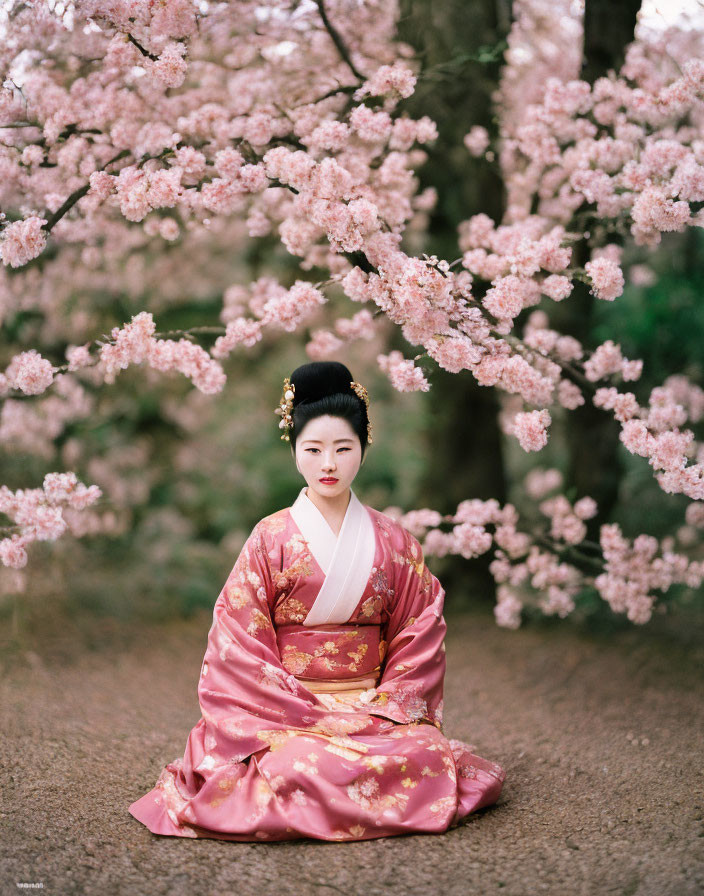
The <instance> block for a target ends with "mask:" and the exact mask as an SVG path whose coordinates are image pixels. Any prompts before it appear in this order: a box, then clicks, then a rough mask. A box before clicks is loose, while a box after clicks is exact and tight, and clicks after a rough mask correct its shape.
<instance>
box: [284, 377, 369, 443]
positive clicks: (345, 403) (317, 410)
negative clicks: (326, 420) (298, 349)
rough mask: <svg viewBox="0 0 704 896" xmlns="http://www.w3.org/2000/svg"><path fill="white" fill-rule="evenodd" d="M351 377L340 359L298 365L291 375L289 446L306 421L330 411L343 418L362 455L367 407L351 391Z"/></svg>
mask: <svg viewBox="0 0 704 896" xmlns="http://www.w3.org/2000/svg"><path fill="white" fill-rule="evenodd" d="M352 380H354V377H353V376H352V374H351V373H350V371H349V369H348V368H347V367H346V366H345V365H344V364H341V363H340V362H339V361H311V363H309V364H302V365H301V366H300V367H297V368H296V369H295V370H294V371H293V373H292V374H291V376H290V381H291V383H292V384H293V386H294V398H293V411H292V416H293V428H292V429H291V431H290V433H289V437H290V440H291V448H292V449H293V450H294V452H295V450H296V439H297V437H298V436H299V435H300V434H301V432H302V431H303V427H304V426H305V425H306V423H308V421H309V420H313V419H314V418H315V417H322V416H323V415H324V414H330V415H331V416H332V417H342V419H343V420H346V421H347V422H348V423H349V424H350V426H351V427H352V429H353V430H354V431H355V433H356V434H357V437H358V438H359V442H360V445H361V446H362V458H364V452H365V451H366V448H367V419H368V418H367V408H366V405H365V403H364V401H363V400H362V399H361V398H360V397H359V396H358V395H357V394H356V393H355V392H354V391H353V389H352V387H351V386H350V383H351V382H352Z"/></svg>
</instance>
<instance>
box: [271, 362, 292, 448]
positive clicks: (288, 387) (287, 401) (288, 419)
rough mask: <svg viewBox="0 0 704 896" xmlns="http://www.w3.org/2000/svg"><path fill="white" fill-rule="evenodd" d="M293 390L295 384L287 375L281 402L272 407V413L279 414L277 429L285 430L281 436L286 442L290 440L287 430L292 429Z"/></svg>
mask: <svg viewBox="0 0 704 896" xmlns="http://www.w3.org/2000/svg"><path fill="white" fill-rule="evenodd" d="M295 391H296V387H295V385H294V384H293V383H292V382H291V381H290V380H289V378H288V377H286V378H285V379H284V391H283V394H282V395H281V403H280V404H279V406H278V408H274V413H275V414H279V415H280V416H281V420H280V422H279V429H285V430H286V432H285V433H284V434H283V435H282V436H281V438H282V439H285V440H286V441H287V442H290V441H291V437H290V436H289V430H290V429H293V416H292V414H291V411H292V410H293V396H294V393H295Z"/></svg>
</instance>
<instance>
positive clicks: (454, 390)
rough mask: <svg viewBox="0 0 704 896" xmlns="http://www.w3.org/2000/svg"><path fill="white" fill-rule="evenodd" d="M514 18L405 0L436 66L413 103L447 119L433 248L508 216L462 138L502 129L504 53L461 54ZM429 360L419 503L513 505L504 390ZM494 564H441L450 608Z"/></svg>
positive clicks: (419, 41)
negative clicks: (498, 111) (502, 418)
mask: <svg viewBox="0 0 704 896" xmlns="http://www.w3.org/2000/svg"><path fill="white" fill-rule="evenodd" d="M510 24H511V3H510V0H504V2H498V3H496V4H492V3H486V2H485V3H474V4H471V6H468V4H467V3H466V0H455V2H444V3H432V2H419V0H405V2H403V0H402V15H401V20H400V23H399V32H400V37H401V39H403V40H405V41H407V42H408V43H409V44H411V45H412V46H413V47H414V48H415V49H416V51H417V53H418V54H419V55H420V57H421V59H422V60H423V68H424V70H431V71H430V73H429V77H427V78H421V79H420V80H419V82H418V85H417V88H416V93H415V94H414V96H413V97H411V98H410V99H409V100H408V106H407V108H408V109H409V113H410V114H412V115H414V116H417V115H424V114H425V115H429V116H430V117H431V118H432V119H433V120H434V121H435V122H436V123H437V126H438V133H439V137H438V140H437V141H436V144H435V146H434V147H433V148H432V149H430V150H429V159H428V162H427V163H426V164H425V165H424V166H423V167H422V168H421V169H420V171H419V177H420V180H421V188H422V187H424V186H426V185H433V186H434V187H435V188H436V189H437V191H438V194H439V199H438V204H437V207H436V209H435V211H434V212H433V214H432V218H431V223H430V240H429V245H428V247H427V249H426V251H427V252H428V254H433V253H434V254H437V255H438V257H440V258H447V259H450V260H452V259H453V258H455V257H456V256H457V254H458V252H457V225H458V224H459V222H460V221H462V220H465V219H466V218H469V217H470V216H471V215H472V214H476V213H477V212H480V211H482V212H485V213H486V214H488V215H490V216H491V217H492V218H493V219H494V220H495V221H496V222H497V223H498V222H499V221H500V220H501V217H502V215H503V209H504V207H505V194H504V187H503V183H502V181H501V178H500V176H499V172H498V170H497V169H496V166H495V165H490V164H488V163H487V162H486V161H484V160H482V159H474V158H473V157H472V156H471V155H470V154H469V153H468V151H467V149H466V148H465V147H464V145H463V142H462V138H463V137H464V135H465V134H466V133H467V131H469V129H470V128H471V127H472V125H474V124H482V125H483V126H484V127H486V128H487V130H488V131H489V133H490V134H495V133H496V125H495V121H494V119H493V118H492V115H493V110H492V103H491V96H490V95H491V92H492V91H493V90H494V89H495V87H496V83H497V80H498V77H499V71H500V67H501V64H502V63H503V57H502V53H501V52H499V53H498V54H497V58H496V59H495V61H492V62H484V63H479V62H476V61H472V60H467V59H466V58H465V59H464V60H462V59H461V57H463V56H464V57H466V55H467V54H476V53H477V51H478V50H479V49H480V48H482V47H494V46H496V45H497V44H501V41H502V40H504V39H505V37H506V35H507V33H508V29H509V27H510ZM453 60H454V62H453ZM448 63H449V64H448ZM424 248H425V247H424ZM397 347H398V348H400V349H402V350H403V351H404V354H405V356H406V357H412V356H413V354H416V353H418V352H420V351H422V349H421V348H420V347H415V346H414V347H412V348H411V349H409V346H408V345H407V344H406V343H405V342H404V341H403V340H399V343H398V345H397ZM414 349H415V351H414ZM422 366H423V367H424V368H425V369H426V370H427V371H428V373H429V380H430V382H431V389H430V391H429V392H428V393H427V396H426V397H427V401H428V409H429V417H430V424H429V427H428V431H427V457H428V463H427V469H426V473H425V476H424V481H423V483H422V488H421V494H420V495H419V496H418V503H419V506H425V507H433V508H435V509H437V510H439V511H440V512H442V513H445V514H447V513H453V512H454V511H455V510H456V509H457V505H458V503H459V502H460V501H462V500H464V499H467V498H491V497H493V498H496V499H497V500H498V501H500V502H504V501H505V499H506V482H505V476H504V463H503V457H502V437H501V433H500V430H499V427H498V422H497V421H498V406H497V398H496V394H495V392H494V390H493V389H490V388H486V387H481V386H478V385H477V383H476V381H475V380H474V379H473V377H472V375H471V374H470V373H469V372H464V373H460V374H451V373H448V372H447V371H445V370H442V369H441V368H439V367H438V365H437V364H436V363H435V362H434V361H430V362H428V361H427V359H424V360H423V362H422ZM490 561H491V557H490V556H486V555H485V556H483V557H481V558H478V559H477V560H474V561H472V562H471V563H469V562H468V561H467V560H465V559H464V558H462V557H457V556H448V557H447V558H445V559H444V560H442V561H439V560H435V561H433V569H437V570H438V574H439V575H442V581H443V585H444V586H445V589H446V591H447V596H448V605H449V604H451V603H453V602H458V603H460V604H462V603H465V602H466V601H467V600H472V601H474V600H477V599H481V600H491V601H492V602H493V600H494V588H495V585H494V580H493V578H492V576H491V575H490V573H489V571H488V564H489V562H490Z"/></svg>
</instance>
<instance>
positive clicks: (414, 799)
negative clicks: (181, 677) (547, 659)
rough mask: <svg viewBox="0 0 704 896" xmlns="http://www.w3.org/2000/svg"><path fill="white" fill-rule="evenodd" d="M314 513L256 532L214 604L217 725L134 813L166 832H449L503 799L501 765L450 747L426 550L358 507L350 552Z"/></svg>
mask: <svg viewBox="0 0 704 896" xmlns="http://www.w3.org/2000/svg"><path fill="white" fill-rule="evenodd" d="M355 502H356V503H355ZM309 505H312V502H311V501H310V499H308V498H307V496H306V494H305V489H303V490H302V491H301V494H300V495H299V498H298V499H297V501H296V503H295V504H294V505H292V507H290V508H284V509H283V510H280V511H278V512H276V513H273V514H271V515H270V516H268V517H265V518H264V519H262V520H261V521H260V522H259V523H257V525H256V526H255V527H254V529H253V531H252V533H251V535H250V536H249V538H248V539H247V541H246V543H245V545H244V546H243V548H242V551H241V552H240V555H239V557H238V558H237V562H236V563H235V565H234V568H233V569H232V571H231V573H230V575H229V576H228V578H227V581H226V582H225V585H224V586H223V588H222V591H221V592H220V594H219V596H218V598H217V600H216V602H215V607H214V612H213V623H212V626H211V628H210V631H209V633H208V643H207V649H206V652H205V656H204V659H203V664H202V667H201V673H200V679H199V682H198V699H199V703H200V709H201V713H202V717H201V719H200V720H199V721H198V723H197V724H196V725H195V727H194V728H193V729H192V731H191V732H190V734H189V736H188V741H187V744H186V749H185V753H184V756H183V758H182V759H176V760H174V761H173V762H171V763H169V764H168V765H167V766H166V767H165V768H164V769H163V771H162V773H161V775H160V776H159V779H158V781H157V782H156V785H155V787H154V788H153V789H152V790H151V791H149V792H148V793H146V794H145V795H144V796H142V797H141V798H140V799H138V800H137V801H136V802H134V803H132V805H131V806H130V807H129V811H130V813H131V814H132V815H133V816H134V817H135V818H136V819H137V820H138V821H140V822H142V823H143V824H144V825H146V826H147V827H148V828H149V830H150V831H152V832H153V833H155V834H162V835H169V836H177V837H194V838H198V837H210V838H217V839H224V840H248V841H273V840H289V839H298V838H305V837H308V838H314V839H320V840H366V839H371V838H377V837H385V836H391V835H397V834H407V833H413V832H437V833H440V832H443V831H446V830H447V829H448V828H450V827H454V826H456V825H457V824H459V823H460V822H461V821H462V819H464V818H465V817H466V816H467V815H469V814H470V813H471V812H474V811H476V810H477V809H480V808H482V807H484V806H488V805H491V804H493V803H495V802H496V800H497V799H498V798H499V795H500V793H501V789H502V786H503V781H504V778H505V772H504V770H503V769H502V768H501V766H499V765H497V764H496V763H494V762H491V761H489V760H487V759H483V758H482V757H480V756H477V755H475V754H473V753H472V752H470V749H469V747H468V745H467V744H465V743H463V742H462V741H460V740H456V739H454V738H450V739H448V738H447V737H446V736H445V734H444V733H443V729H442V708H443V682H444V676H445V643H444V637H445V632H446V625H445V621H444V618H443V602H444V597H445V592H444V590H443V588H442V586H441V585H440V583H439V581H438V580H437V578H436V577H435V576H434V575H432V573H431V572H430V570H429V569H428V567H427V566H426V565H425V562H424V559H423V553H422V550H421V547H420V544H419V542H418V541H417V539H416V538H415V537H414V536H413V535H411V534H410V533H409V532H408V531H407V530H406V529H404V528H403V527H402V526H401V525H400V524H398V523H397V522H395V521H394V520H392V519H391V518H389V517H387V516H386V515H385V514H383V513H381V512H379V511H377V510H374V509H373V508H371V507H369V506H367V505H363V504H361V503H360V502H359V501H358V500H357V498H356V496H355V495H354V493H352V495H351V499H350V505H349V507H348V511H347V516H346V517H345V522H344V523H343V527H342V529H341V531H340V533H339V535H338V536H337V537H335V536H334V535H333V534H332V530H330V529H329V527H327V531H326V528H325V527H326V526H327V524H326V523H324V520H323V517H322V514H319V511H316V509H315V508H314V505H312V506H313V509H311V506H309ZM301 510H304V511H305V512H306V514H307V517H306V516H302V515H300V513H301ZM297 512H298V515H297ZM316 512H317V514H318V516H317V517H316ZM318 517H319V518H318ZM296 520H298V523H297V522H296ZM350 521H352V522H350ZM304 523H305V525H304ZM355 523H357V524H358V526H357V529H355V531H354V532H353V531H352V529H353V525H354V524H355ZM299 524H300V526H303V528H304V529H305V530H306V534H305V535H304V533H303V532H302V531H301V528H300V527H299ZM331 535H332V538H331ZM306 536H307V537H306ZM326 552H327V553H326ZM352 560H354V561H355V562H354V563H352V562H351V561H352ZM356 561H358V562H356ZM321 564H323V565H322V566H321ZM325 567H329V568H327V569H326V568H325ZM326 581H328V582H334V583H335V587H334V588H333V589H332V591H330V589H327V591H326V589H324V588H323V585H325V583H326ZM359 592H361V594H360V595H359V599H358V600H357V599H356V598H357V595H358V594H359ZM324 595H326V596H325V597H324V605H322V606H321V605H320V602H319V601H318V600H317V598H318V597H321V598H322V597H323V596H324ZM351 602H354V606H353V607H352V608H351V609H350V607H351ZM312 611H313V612H312ZM316 614H317V616H316ZM316 618H328V619H329V621H326V622H315V621H313V622H312V623H311V620H315V619H316ZM342 618H344V619H345V621H344V622H341V621H339V620H340V619H342ZM306 620H308V624H305V623H306Z"/></svg>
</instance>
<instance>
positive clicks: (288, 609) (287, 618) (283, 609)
mask: <svg viewBox="0 0 704 896" xmlns="http://www.w3.org/2000/svg"><path fill="white" fill-rule="evenodd" d="M307 615H308V607H307V606H306V605H305V604H304V603H303V602H302V601H300V600H296V598H295V597H287V598H285V599H284V600H283V601H282V602H281V603H280V605H279V606H278V607H277V608H276V621H277V622H278V623H279V624H281V623H285V622H298V623H303V622H304V620H305V618H306V616H307Z"/></svg>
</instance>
